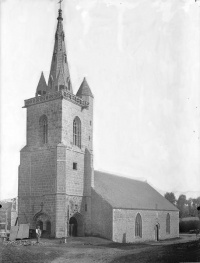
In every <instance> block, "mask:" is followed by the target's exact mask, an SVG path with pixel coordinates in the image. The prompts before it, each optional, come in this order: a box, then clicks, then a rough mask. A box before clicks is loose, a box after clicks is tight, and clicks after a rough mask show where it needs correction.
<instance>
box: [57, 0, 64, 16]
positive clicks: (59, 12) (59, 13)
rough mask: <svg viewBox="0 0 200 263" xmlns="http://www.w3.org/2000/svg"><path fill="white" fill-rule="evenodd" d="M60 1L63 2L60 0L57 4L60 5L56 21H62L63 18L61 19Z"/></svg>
mask: <svg viewBox="0 0 200 263" xmlns="http://www.w3.org/2000/svg"><path fill="white" fill-rule="evenodd" d="M62 1H63V0H60V1H59V2H58V4H60V9H59V10H58V18H57V19H58V20H63V18H62V9H61V3H62Z"/></svg>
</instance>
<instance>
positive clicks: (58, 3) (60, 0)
mask: <svg viewBox="0 0 200 263" xmlns="http://www.w3.org/2000/svg"><path fill="white" fill-rule="evenodd" d="M62 1H63V0H60V1H59V2H58V4H60V10H61V3H62Z"/></svg>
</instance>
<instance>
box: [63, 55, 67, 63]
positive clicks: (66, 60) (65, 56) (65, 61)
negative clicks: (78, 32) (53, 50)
mask: <svg viewBox="0 0 200 263" xmlns="http://www.w3.org/2000/svg"><path fill="white" fill-rule="evenodd" d="M64 57H65V63H67V56H66V54H65V55H64Z"/></svg>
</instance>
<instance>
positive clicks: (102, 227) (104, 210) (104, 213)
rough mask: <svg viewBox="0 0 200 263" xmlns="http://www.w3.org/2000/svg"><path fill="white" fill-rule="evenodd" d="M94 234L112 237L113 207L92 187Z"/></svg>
mask: <svg viewBox="0 0 200 263" xmlns="http://www.w3.org/2000/svg"><path fill="white" fill-rule="evenodd" d="M91 218H92V235H94V236H100V237H104V238H108V239H112V228H113V223H112V220H113V217H112V207H111V205H110V204H109V203H107V202H106V201H105V200H104V199H103V198H102V197H101V196H100V195H98V194H97V193H96V192H95V190H94V189H92V212H91Z"/></svg>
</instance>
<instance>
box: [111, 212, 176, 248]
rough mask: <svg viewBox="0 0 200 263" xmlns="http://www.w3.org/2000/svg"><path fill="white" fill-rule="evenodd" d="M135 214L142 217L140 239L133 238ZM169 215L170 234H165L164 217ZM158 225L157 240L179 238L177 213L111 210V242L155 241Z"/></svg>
mask: <svg viewBox="0 0 200 263" xmlns="http://www.w3.org/2000/svg"><path fill="white" fill-rule="evenodd" d="M137 213H140V215H141V217H142V238H140V237H135V218H136V215H137ZM167 213H169V214H170V234H167V233H166V216H167ZM156 223H159V225H160V229H159V239H160V240H162V239H169V238H175V237H178V236H179V212H178V211H153V210H151V211H150V210H149V211H148V210H126V209H113V238H112V239H113V241H115V242H127V243H129V242H143V241H149V240H155V225H156Z"/></svg>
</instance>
